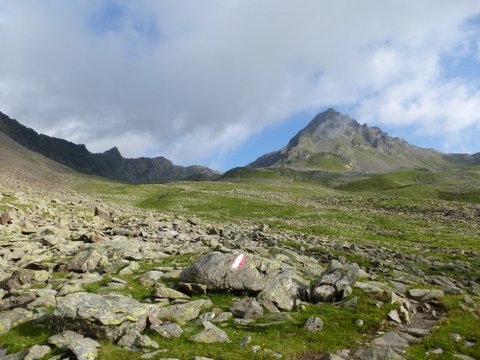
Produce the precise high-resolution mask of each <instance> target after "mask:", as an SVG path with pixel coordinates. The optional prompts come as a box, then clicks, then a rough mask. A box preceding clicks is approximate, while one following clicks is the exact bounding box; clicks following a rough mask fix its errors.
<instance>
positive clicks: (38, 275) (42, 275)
mask: <svg viewBox="0 0 480 360" xmlns="http://www.w3.org/2000/svg"><path fill="white" fill-rule="evenodd" d="M48 278H49V274H48V271H45V270H28V269H21V270H16V271H14V272H13V274H12V275H11V276H10V278H8V279H7V280H5V281H4V282H3V284H2V285H3V288H4V289H5V290H7V291H9V292H12V291H15V290H18V289H21V288H25V287H29V286H31V285H33V284H34V283H44V282H46V281H47V280H48Z"/></svg>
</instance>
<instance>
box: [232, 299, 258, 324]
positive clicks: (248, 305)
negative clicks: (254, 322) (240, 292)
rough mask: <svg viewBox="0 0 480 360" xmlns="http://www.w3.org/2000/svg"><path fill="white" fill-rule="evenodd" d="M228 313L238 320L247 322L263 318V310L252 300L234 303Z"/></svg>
mask: <svg viewBox="0 0 480 360" xmlns="http://www.w3.org/2000/svg"><path fill="white" fill-rule="evenodd" d="M230 311H231V312H232V314H233V316H235V317H236V318H240V319H247V320H249V319H256V318H259V317H262V316H263V308H262V306H261V305H260V304H259V303H258V302H257V300H255V299H254V298H245V299H242V300H239V301H237V302H235V303H234V304H233V305H232V307H231V308H230Z"/></svg>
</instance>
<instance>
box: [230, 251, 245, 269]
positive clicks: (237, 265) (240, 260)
mask: <svg viewBox="0 0 480 360" xmlns="http://www.w3.org/2000/svg"><path fill="white" fill-rule="evenodd" d="M246 262H247V257H246V256H245V255H244V254H240V255H238V256H237V257H235V259H234V260H233V261H232V266H231V268H232V269H233V270H237V269H241V268H243V267H244V266H245V263H246Z"/></svg>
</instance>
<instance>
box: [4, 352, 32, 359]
mask: <svg viewBox="0 0 480 360" xmlns="http://www.w3.org/2000/svg"><path fill="white" fill-rule="evenodd" d="M27 354H28V350H22V351H19V352H16V353H14V354H10V355H5V356H2V357H1V358H0V360H23V359H25V356H27Z"/></svg>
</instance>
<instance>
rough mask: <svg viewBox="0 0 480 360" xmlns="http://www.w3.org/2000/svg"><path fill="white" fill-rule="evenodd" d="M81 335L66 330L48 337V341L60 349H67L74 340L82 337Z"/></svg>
mask: <svg viewBox="0 0 480 360" xmlns="http://www.w3.org/2000/svg"><path fill="white" fill-rule="evenodd" d="M83 337H84V336H83V335H82V334H79V333H77V332H74V331H70V330H66V331H64V332H63V333H61V334H57V335H53V336H50V337H49V338H48V343H49V344H52V345H54V346H56V347H57V348H59V349H61V350H68V349H69V348H70V346H71V344H73V343H74V342H76V341H78V340H80V339H83Z"/></svg>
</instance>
